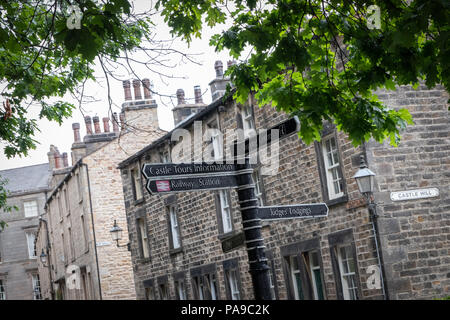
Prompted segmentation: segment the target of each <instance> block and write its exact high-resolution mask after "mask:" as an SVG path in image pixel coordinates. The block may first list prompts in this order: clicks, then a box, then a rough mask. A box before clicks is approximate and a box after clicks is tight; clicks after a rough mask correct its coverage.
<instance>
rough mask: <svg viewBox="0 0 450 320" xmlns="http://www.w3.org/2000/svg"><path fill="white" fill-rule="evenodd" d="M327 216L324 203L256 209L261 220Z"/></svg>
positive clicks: (326, 208)
mask: <svg viewBox="0 0 450 320" xmlns="http://www.w3.org/2000/svg"><path fill="white" fill-rule="evenodd" d="M327 216H328V207H327V205H326V204H325V203H312V204H298V205H291V206H270V207H259V208H258V217H259V218H261V219H263V220H283V219H293V218H322V217H327Z"/></svg>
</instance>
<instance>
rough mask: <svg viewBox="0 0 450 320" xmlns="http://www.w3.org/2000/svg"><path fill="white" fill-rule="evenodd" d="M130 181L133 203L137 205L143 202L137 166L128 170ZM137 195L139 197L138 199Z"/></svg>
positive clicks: (140, 176) (140, 179) (142, 191)
mask: <svg viewBox="0 0 450 320" xmlns="http://www.w3.org/2000/svg"><path fill="white" fill-rule="evenodd" d="M130 180H131V190H132V192H133V200H134V203H135V204H137V203H140V202H142V201H144V190H143V188H142V175H141V170H140V169H139V166H136V167H134V168H132V169H130ZM138 194H139V195H140V197H139V198H138Z"/></svg>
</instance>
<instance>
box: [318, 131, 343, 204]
mask: <svg viewBox="0 0 450 320" xmlns="http://www.w3.org/2000/svg"><path fill="white" fill-rule="evenodd" d="M332 140H334V146H335V149H333V147H332V145H331V141H332ZM327 143H329V146H330V151H328V150H327ZM322 156H323V164H324V168H325V176H326V180H327V189H328V198H329V200H332V199H336V198H340V197H342V196H343V195H344V190H343V188H341V181H342V180H343V179H344V178H343V177H342V176H341V172H342V170H340V167H341V164H340V162H339V148H338V145H337V139H336V136H335V135H334V134H331V135H329V136H327V137H324V138H323V139H322ZM328 156H331V160H332V162H333V163H332V164H331V165H330V163H329V158H328ZM333 171H334V172H335V173H336V177H337V178H336V179H334V178H333ZM342 182H343V181H342ZM335 183H337V185H338V189H340V190H339V192H336V190H335V185H334V184H335Z"/></svg>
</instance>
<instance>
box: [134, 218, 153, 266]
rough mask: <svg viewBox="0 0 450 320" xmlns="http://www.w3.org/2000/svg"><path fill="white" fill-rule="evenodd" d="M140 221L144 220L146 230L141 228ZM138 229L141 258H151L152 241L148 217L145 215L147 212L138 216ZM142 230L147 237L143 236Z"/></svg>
mask: <svg viewBox="0 0 450 320" xmlns="http://www.w3.org/2000/svg"><path fill="white" fill-rule="evenodd" d="M140 221H142V227H143V229H144V230H142V228H141V225H140ZM136 231H137V232H136V233H137V236H138V241H139V256H140V258H141V259H150V242H149V237H148V227H147V218H146V217H145V214H144V215H141V216H139V217H136ZM142 231H144V234H145V235H146V237H145V238H144V237H142ZM144 244H145V246H146V249H147V255H148V256H146V255H145V250H144Z"/></svg>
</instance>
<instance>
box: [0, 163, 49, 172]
mask: <svg viewBox="0 0 450 320" xmlns="http://www.w3.org/2000/svg"><path fill="white" fill-rule="evenodd" d="M43 165H49V163H48V162H44V163H39V164H32V165H29V166H22V167H16V168H10V169H3V170H0V172H5V171H12V170H19V169H24V168H30V167H37V166H43Z"/></svg>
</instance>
